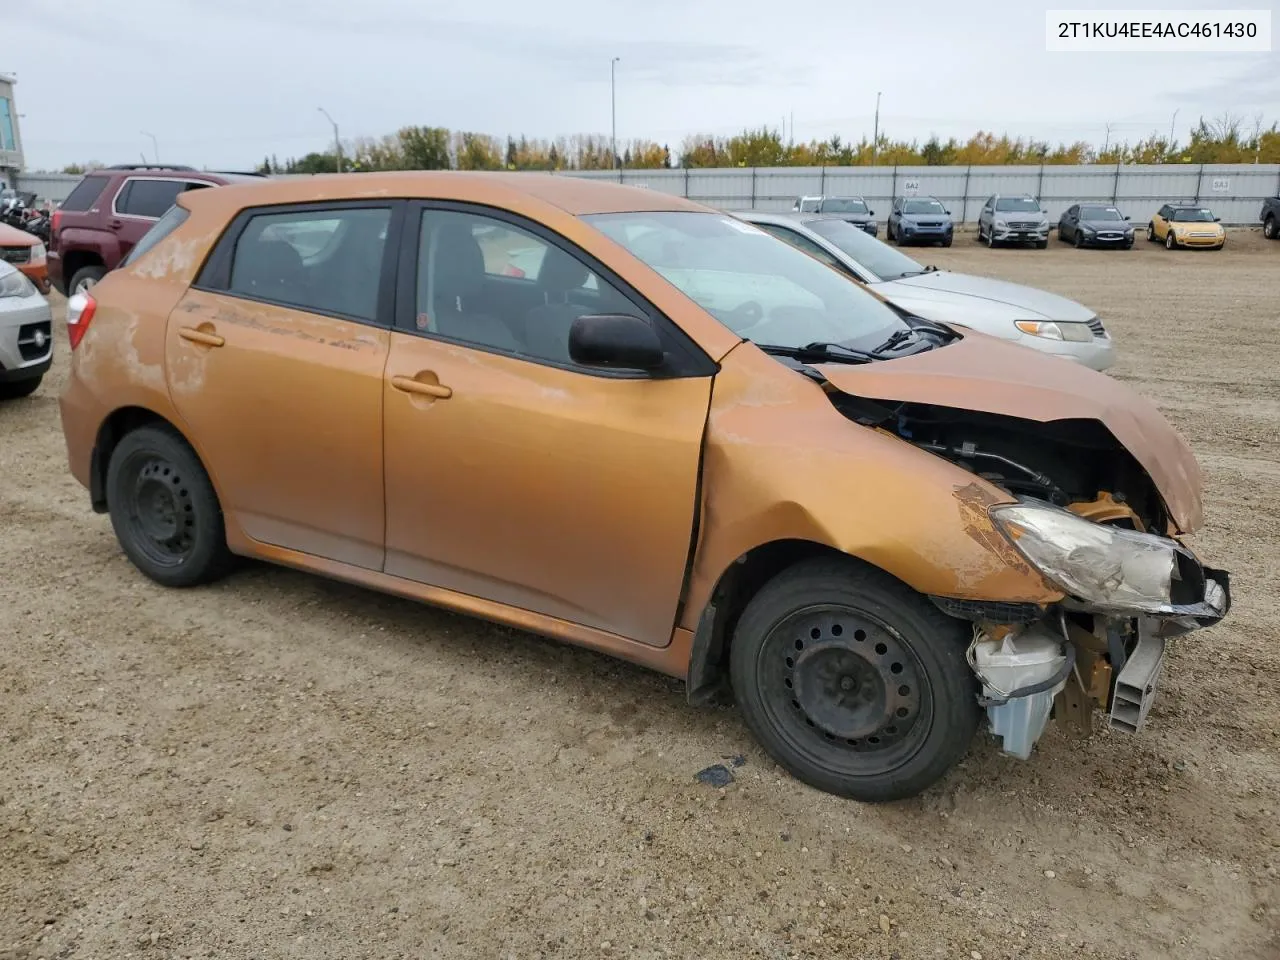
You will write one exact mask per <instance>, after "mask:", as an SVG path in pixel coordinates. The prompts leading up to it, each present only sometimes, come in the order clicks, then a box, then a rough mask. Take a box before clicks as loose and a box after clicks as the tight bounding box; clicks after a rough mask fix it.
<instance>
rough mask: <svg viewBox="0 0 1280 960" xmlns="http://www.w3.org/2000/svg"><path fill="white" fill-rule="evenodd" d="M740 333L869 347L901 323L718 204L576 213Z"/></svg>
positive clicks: (765, 340) (759, 338)
mask: <svg viewBox="0 0 1280 960" xmlns="http://www.w3.org/2000/svg"><path fill="white" fill-rule="evenodd" d="M582 219H583V220H584V221H586V222H587V223H590V224H591V225H592V226H593V227H595V228H596V229H597V230H599V231H600V232H601V233H603V234H605V236H607V237H609V239H611V240H614V241H616V242H617V243H620V244H621V245H622V246H624V247H626V248H627V250H628V251H630V252H631V253H632V254H633V255H634V256H636V257H637V258H639V259H640V260H642V261H644V262H645V263H646V264H648V265H649V266H650V267H652V268H653V269H654V270H656V271H657V272H658V273H660V274H662V276H663V277H665V278H666V279H667V280H668V281H669V282H670V283H671V284H672V285H674V286H675V287H677V288H678V289H679V290H680V292H681V293H683V294H684V295H685V296H687V297H688V298H689V299H690V300H693V301H694V302H695V303H697V304H698V306H700V307H702V308H703V309H704V310H706V311H707V312H708V313H710V314H712V315H713V316H714V317H715V318H716V319H718V320H719V321H720V322H721V323H723V324H724V325H725V326H726V327H728V328H729V329H730V330H732V331H733V332H734V333H736V334H738V335H739V336H741V337H745V338H746V339H748V340H752V341H755V342H756V343H761V344H777V345H779V346H784V347H794V348H800V347H803V346H805V345H806V344H810V343H813V342H815V341H823V342H830V343H839V344H842V345H844V346H848V347H853V348H855V349H865V350H870V349H874V348H875V347H877V346H879V345H880V344H882V343H883V342H884V341H885V339H886V338H887V337H889V336H890V335H891V334H893V333H895V332H897V331H899V330H907V329H909V327H908V326H907V324H906V323H905V322H903V320H902V318H901V317H900V316H899V315H898V314H897V313H896V312H895V311H894V310H893V309H892V308H890V307H889V306H888V305H887V304H885V303H884V302H883V301H881V300H880V299H879V298H877V297H875V296H873V295H872V294H870V293H868V292H867V291H866V290H864V289H863V288H862V287H860V286H858V285H857V284H856V283H854V282H853V281H852V280H850V279H848V278H846V277H844V276H842V275H841V274H839V273H837V272H836V271H835V270H833V269H832V268H831V267H828V266H826V265H825V264H822V263H820V262H818V261H817V260H815V259H814V258H813V257H811V256H809V254H807V253H802V252H801V251H799V250H797V249H796V248H795V247H793V246H791V244H789V243H786V242H784V241H782V240H778V239H777V238H775V237H772V236H770V235H769V234H767V233H765V232H764V231H763V230H760V229H758V228H757V227H754V226H752V225H751V224H748V223H743V222H742V221H740V220H736V219H733V218H732V217H727V216H724V215H723V214H718V213H701V212H684V211H679V212H677V211H664V212H657V213H599V214H591V215H588V216H584V217H582Z"/></svg>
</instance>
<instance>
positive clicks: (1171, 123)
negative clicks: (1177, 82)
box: [1169, 107, 1182, 153]
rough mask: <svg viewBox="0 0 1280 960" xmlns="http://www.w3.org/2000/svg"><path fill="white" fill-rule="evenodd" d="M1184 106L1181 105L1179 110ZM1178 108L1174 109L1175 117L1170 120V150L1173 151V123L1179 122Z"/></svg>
mask: <svg viewBox="0 0 1280 960" xmlns="http://www.w3.org/2000/svg"><path fill="white" fill-rule="evenodd" d="M1181 109H1182V108H1181V107H1179V108H1178V110H1181ZM1178 110H1175V111H1173V119H1172V120H1170V121H1169V152H1170V153H1172V152H1173V125H1174V124H1175V123H1177V122H1178Z"/></svg>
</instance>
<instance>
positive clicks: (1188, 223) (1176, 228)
mask: <svg viewBox="0 0 1280 960" xmlns="http://www.w3.org/2000/svg"><path fill="white" fill-rule="evenodd" d="M1147 239H1148V240H1150V241H1152V242H1155V241H1157V240H1163V241H1164V246H1165V249H1166V250H1176V249H1177V248H1178V247H1209V248H1210V249H1213V250H1221V249H1222V247H1223V244H1225V243H1226V242H1227V232H1226V231H1225V230H1223V229H1222V224H1221V223H1219V222H1218V218H1217V217H1215V216H1214V215H1213V211H1212V210H1210V209H1209V208H1208V207H1202V206H1200V205H1199V204H1195V203H1166V204H1165V205H1164V206H1163V207H1161V208H1160V209H1159V210H1157V211H1156V215H1155V216H1154V217H1152V218H1151V222H1150V223H1148V224H1147Z"/></svg>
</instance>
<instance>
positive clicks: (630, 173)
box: [17, 163, 1280, 224]
mask: <svg viewBox="0 0 1280 960" xmlns="http://www.w3.org/2000/svg"><path fill="white" fill-rule="evenodd" d="M560 174H561V175H562V176H572V177H588V178H592V179H600V180H611V181H614V182H621V183H627V184H632V185H634V186H640V187H648V188H649V189H650V190H660V191H662V192H663V193H670V194H674V195H676V196H680V197H688V198H689V199H690V200H696V201H698V202H700V203H705V204H707V205H708V206H713V207H720V208H722V209H725V210H770V211H781V210H789V209H790V208H791V204H792V203H793V202H794V201H795V199H796V197H799V196H804V195H808V194H836V195H849V194H854V195H858V196H863V197H865V198H866V199H867V201H868V203H869V204H870V205H871V209H872V210H874V211H875V212H876V216H877V218H878V219H880V220H884V219H885V218H886V217H887V216H888V214H889V205H890V203H891V202H892V201H893V198H894V197H899V196H909V195H919V196H934V197H937V198H938V199H939V200H941V201H942V203H943V205H944V206H946V207H947V208H948V209H949V210H950V211H951V213H952V216H953V217H954V219H955V220H956V221H957V222H960V223H965V222H973V221H975V220H977V218H978V211H979V210H980V209H981V208H982V204H983V202H984V201H985V200H986V198H987V197H989V196H990V195H991V194H993V193H1029V194H1031V195H1032V196H1033V197H1037V198H1039V200H1040V201H1041V203H1043V204H1044V207H1045V210H1046V211H1047V212H1048V214H1049V216H1050V218H1052V219H1054V220H1056V219H1057V218H1058V217H1059V216H1060V215H1061V213H1062V211H1063V210H1065V209H1066V208H1067V207H1069V206H1070V205H1071V204H1073V203H1076V202H1079V201H1093V202H1097V201H1101V202H1105V203H1114V204H1115V205H1116V206H1118V207H1119V208H1120V211H1121V213H1125V214H1127V215H1128V216H1130V217H1131V218H1132V219H1133V221H1134V223H1143V222H1145V221H1146V220H1148V219H1149V218H1150V217H1151V214H1153V213H1155V211H1156V210H1157V209H1158V208H1159V207H1160V205H1161V204H1163V203H1165V202H1167V201H1170V200H1189V201H1192V202H1195V203H1203V204H1204V205H1205V206H1207V207H1210V208H1212V210H1213V212H1214V213H1215V214H1216V215H1217V216H1219V217H1221V218H1222V222H1223V223H1228V224H1256V223H1257V222H1258V213H1259V211H1260V209H1261V207H1262V201H1263V199H1264V198H1265V197H1274V196H1278V195H1280V164H1275V163H1264V164H1254V163H1237V164H1210V163H1206V164H1185V163H1184V164H1126V165H1119V164H1118V165H1116V166H1109V165H1107V166H1104V165H1100V164H1093V165H1086V166H1058V165H1046V166H1011V167H989V166H972V167H958V166H957V167H731V168H726V169H718V168H716V169H711V168H696V169H679V170H592V171H579V170H565V171H561V172H560ZM79 181H80V178H79V177H77V176H74V175H70V174H63V173H24V174H21V175H19V176H18V178H17V187H18V189H19V190H23V191H28V190H29V191H34V192H35V193H36V194H37V195H38V196H40V197H42V198H48V199H50V200H55V201H59V202H61V201H62V200H65V199H66V198H67V195H68V194H69V193H70V192H71V190H72V188H73V187H75V185H76V184H77V183H78V182H79Z"/></svg>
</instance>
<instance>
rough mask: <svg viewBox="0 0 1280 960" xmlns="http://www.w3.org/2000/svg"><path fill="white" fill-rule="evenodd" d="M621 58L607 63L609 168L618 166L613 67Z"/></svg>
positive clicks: (616, 99) (616, 103) (616, 95)
mask: <svg viewBox="0 0 1280 960" xmlns="http://www.w3.org/2000/svg"><path fill="white" fill-rule="evenodd" d="M621 59H622V58H621V57H614V58H613V59H612V60H610V61H609V125H610V128H611V130H612V133H611V134H610V136H609V144H610V146H609V166H610V167H616V166H617V165H618V80H617V74H616V71H615V69H614V68H615V67H617V65H618V61H619V60H621Z"/></svg>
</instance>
